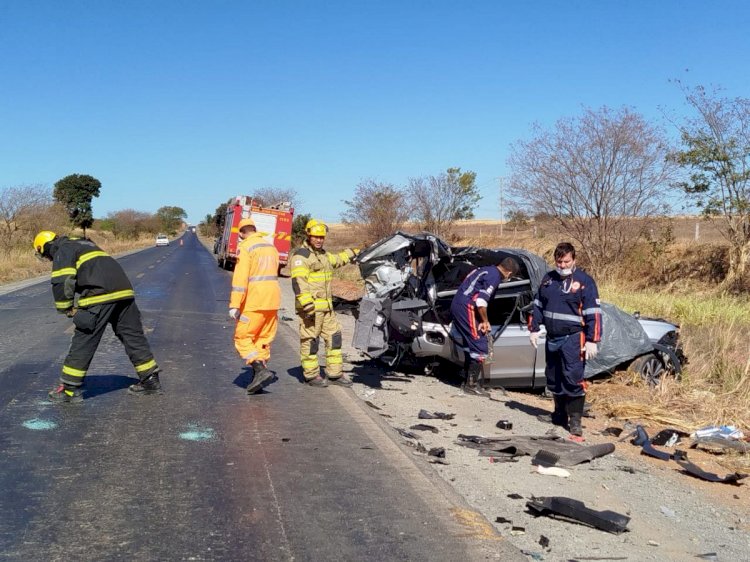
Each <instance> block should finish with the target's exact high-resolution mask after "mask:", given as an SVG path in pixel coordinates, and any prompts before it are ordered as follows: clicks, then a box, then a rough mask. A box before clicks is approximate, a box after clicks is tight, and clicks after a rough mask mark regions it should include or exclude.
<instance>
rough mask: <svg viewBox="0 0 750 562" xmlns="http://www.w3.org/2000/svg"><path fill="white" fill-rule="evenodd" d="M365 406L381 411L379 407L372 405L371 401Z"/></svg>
mask: <svg viewBox="0 0 750 562" xmlns="http://www.w3.org/2000/svg"><path fill="white" fill-rule="evenodd" d="M365 404H367V405H368V406H369V407H370V408H372V409H373V410H380V408H378V407H377V406H376V405H375V404H373V403H372V402H370V401H369V400H365Z"/></svg>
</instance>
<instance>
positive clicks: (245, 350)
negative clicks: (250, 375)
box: [234, 310, 278, 365]
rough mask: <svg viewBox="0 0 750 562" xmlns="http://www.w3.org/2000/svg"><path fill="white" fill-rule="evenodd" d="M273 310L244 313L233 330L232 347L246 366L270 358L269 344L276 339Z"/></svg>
mask: <svg viewBox="0 0 750 562" xmlns="http://www.w3.org/2000/svg"><path fill="white" fill-rule="evenodd" d="M277 327H278V315H277V311H275V310H254V311H245V312H243V313H242V316H240V319H239V320H238V321H237V326H236V327H235V329H234V347H235V349H236V350H237V353H239V354H240V357H242V358H243V359H244V360H245V363H247V364H248V365H249V364H250V363H252V362H253V361H268V360H269V359H270V358H271V342H273V339H274V338H275V337H276V329H277Z"/></svg>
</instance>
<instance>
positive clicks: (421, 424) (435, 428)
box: [409, 423, 438, 433]
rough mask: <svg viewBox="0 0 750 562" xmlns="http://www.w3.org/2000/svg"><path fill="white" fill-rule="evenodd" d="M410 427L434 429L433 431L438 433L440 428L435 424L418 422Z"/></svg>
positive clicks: (422, 429) (423, 429)
mask: <svg viewBox="0 0 750 562" xmlns="http://www.w3.org/2000/svg"><path fill="white" fill-rule="evenodd" d="M409 429H416V430H417V431H432V433H438V428H437V427H435V426H434V425H427V424H426V423H418V424H415V425H412V426H411V427H410V428H409Z"/></svg>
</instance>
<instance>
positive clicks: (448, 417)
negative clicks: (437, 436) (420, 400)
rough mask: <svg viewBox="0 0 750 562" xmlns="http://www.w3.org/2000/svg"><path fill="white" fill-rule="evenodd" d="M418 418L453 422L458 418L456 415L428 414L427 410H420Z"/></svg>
mask: <svg viewBox="0 0 750 562" xmlns="http://www.w3.org/2000/svg"><path fill="white" fill-rule="evenodd" d="M417 417H418V418H419V419H420V420H452V419H453V418H455V417H456V414H444V413H443V412H428V411H427V410H419V414H417Z"/></svg>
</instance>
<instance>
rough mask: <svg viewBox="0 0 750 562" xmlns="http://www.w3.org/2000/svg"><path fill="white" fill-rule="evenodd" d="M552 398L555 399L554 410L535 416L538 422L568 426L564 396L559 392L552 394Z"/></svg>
mask: <svg viewBox="0 0 750 562" xmlns="http://www.w3.org/2000/svg"><path fill="white" fill-rule="evenodd" d="M552 398H553V399H554V401H555V410H554V411H553V412H552V413H551V414H542V415H540V416H537V419H538V420H539V421H540V422H544V423H551V424H552V425H559V426H560V427H567V426H568V412H567V409H566V403H567V401H566V399H565V396H562V395H559V394H553V395H552Z"/></svg>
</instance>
